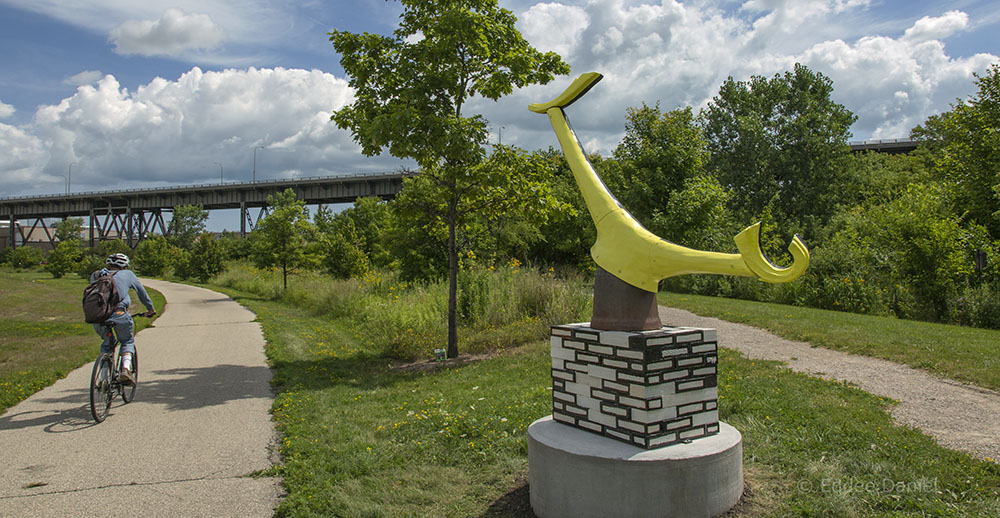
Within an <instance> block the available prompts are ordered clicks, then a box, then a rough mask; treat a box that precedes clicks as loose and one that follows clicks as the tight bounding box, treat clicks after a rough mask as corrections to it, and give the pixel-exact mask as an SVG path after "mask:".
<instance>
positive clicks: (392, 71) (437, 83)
mask: <svg viewBox="0 0 1000 518" xmlns="http://www.w3.org/2000/svg"><path fill="white" fill-rule="evenodd" d="M400 3H402V5H403V14H402V15H401V17H400V24H399V27H398V28H397V29H396V31H394V33H393V35H392V36H381V35H376V34H368V33H365V34H354V33H349V32H345V31H333V32H331V33H330V40H331V41H332V42H333V46H334V48H335V49H336V50H337V52H339V53H340V54H341V61H340V63H341V65H342V66H343V67H344V70H345V71H346V72H347V74H348V75H349V76H350V85H351V87H352V88H354V92H355V101H354V102H353V103H351V104H349V105H347V106H345V107H343V108H341V109H340V110H338V111H336V112H334V114H333V117H332V119H333V120H334V121H335V122H336V123H337V125H338V126H340V127H341V128H344V129H350V130H351V132H352V134H353V137H354V140H355V141H356V142H357V143H358V144H360V145H361V149H362V152H364V153H365V154H366V155H369V156H373V155H377V154H379V153H381V152H382V150H383V149H386V148H387V149H388V150H389V152H390V153H391V154H392V155H393V156H396V157H400V158H411V159H414V160H416V162H417V163H418V164H419V165H420V168H421V174H420V176H418V177H417V178H414V179H410V180H409V181H407V182H406V184H407V185H406V186H405V187H404V191H405V190H406V189H409V190H411V191H413V192H414V194H413V195H412V196H413V198H412V199H414V201H418V200H417V196H419V201H420V203H419V205H422V206H423V207H424V209H425V210H427V211H428V214H430V215H431V216H432V217H433V218H435V219H437V220H440V221H441V222H443V224H444V225H445V226H446V227H447V229H448V238H447V239H448V241H447V255H448V278H449V288H448V293H449V297H448V356H449V357H455V356H457V355H458V334H457V315H456V301H457V290H458V286H457V275H458V235H457V234H458V231H459V222H460V220H461V218H462V216H463V214H467V213H468V212H469V211H471V210H475V209H476V208H478V205H477V204H476V203H471V204H470V203H467V200H470V199H477V198H478V197H479V196H478V195H477V193H478V192H481V191H483V190H488V188H489V181H490V180H493V179H494V178H493V177H492V176H490V175H484V174H483V173H484V172H485V171H484V170H483V169H482V168H479V167H477V166H478V165H480V164H482V162H483V160H484V157H485V150H484V146H485V144H486V139H487V136H488V132H487V127H486V120H485V119H484V118H483V117H482V116H481V115H474V116H471V117H470V116H466V115H465V114H464V113H463V111H462V110H463V109H464V108H465V104H466V102H468V101H469V100H470V99H471V98H472V97H474V96H477V95H478V96H480V97H483V98H486V99H491V100H494V101H495V100H497V99H499V98H500V97H502V96H504V95H508V94H510V93H511V92H512V91H513V89H514V88H520V87H524V86H527V85H530V84H536V83H541V84H545V83H548V82H549V81H551V80H552V79H553V77H554V76H555V75H556V74H566V73H568V72H569V66H567V65H566V64H565V63H563V61H562V59H561V58H560V57H559V56H558V55H556V54H555V53H552V52H549V53H544V54H543V53H541V52H539V51H537V50H535V49H534V48H532V47H531V46H530V45H529V44H528V42H527V41H526V40H525V39H524V38H523V37H522V36H521V34H520V33H519V32H518V30H517V28H516V27H515V22H516V18H515V17H514V15H513V14H512V13H511V12H510V11H508V10H506V9H501V8H500V7H499V5H498V2H497V0H446V1H433V0H401V1H400Z"/></svg>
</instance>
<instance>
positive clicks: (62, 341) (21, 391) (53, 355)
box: [0, 269, 164, 413]
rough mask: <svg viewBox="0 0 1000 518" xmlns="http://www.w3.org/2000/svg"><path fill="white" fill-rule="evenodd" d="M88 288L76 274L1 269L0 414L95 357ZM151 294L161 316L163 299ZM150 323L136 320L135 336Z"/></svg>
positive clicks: (96, 342)
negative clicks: (84, 304) (85, 305)
mask: <svg viewBox="0 0 1000 518" xmlns="http://www.w3.org/2000/svg"><path fill="white" fill-rule="evenodd" d="M86 285H87V282H86V280H84V279H80V278H78V277H77V276H76V275H75V274H69V275H66V276H65V277H63V278H61V279H53V278H52V275H50V274H48V273H43V272H32V271H27V272H24V271H18V272H15V271H13V270H10V269H0V413H2V412H3V411H5V410H7V409H8V408H10V407H12V406H14V405H16V404H17V403H19V402H21V401H23V400H24V399H26V398H27V397H28V396H30V395H32V394H34V393H35V392H38V391H39V390H41V389H43V388H45V387H47V386H49V385H51V384H52V383H54V382H55V381H56V380H57V379H60V378H62V377H64V376H66V374H68V373H69V372H70V371H72V370H73V369H76V368H77V367H79V366H81V365H83V364H86V363H88V362H92V361H93V360H94V358H95V357H96V356H97V351H98V347H99V345H100V337H98V336H97V334H96V333H94V328H93V326H91V325H90V324H86V323H84V322H83V310H82V309H81V307H80V304H81V302H80V301H81V299H82V297H83V289H84V288H85V287H86ZM147 291H148V293H149V295H150V297H151V298H152V299H153V303H154V304H155V305H156V307H157V308H158V309H160V310H161V311H162V308H163V305H164V299H163V295H161V294H160V293H159V292H157V291H156V290H152V289H149V288H147ZM132 299H133V307H132V311H133V313H134V312H137V311H139V307H141V304H139V303H138V301H137V300H136V297H134V296H133V297H132ZM137 305H138V306H139V307H137ZM149 322H150V321H149V319H144V318H140V319H136V322H135V323H136V332H138V331H139V330H141V329H142V328H144V327H146V326H147V325H149Z"/></svg>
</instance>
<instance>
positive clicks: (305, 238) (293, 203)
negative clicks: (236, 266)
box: [250, 188, 315, 289]
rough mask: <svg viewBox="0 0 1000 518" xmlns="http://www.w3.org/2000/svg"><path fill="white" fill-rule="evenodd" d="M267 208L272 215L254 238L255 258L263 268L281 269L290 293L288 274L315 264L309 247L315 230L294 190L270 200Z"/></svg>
mask: <svg viewBox="0 0 1000 518" xmlns="http://www.w3.org/2000/svg"><path fill="white" fill-rule="evenodd" d="M267 204H268V205H269V206H270V207H272V210H271V213H270V214H269V215H268V216H266V217H265V218H264V219H262V220H261V222H260V226H258V227H257V230H255V231H254V232H253V233H252V234H251V235H250V238H251V243H252V245H251V246H252V249H253V252H252V255H251V257H252V259H253V261H254V263H255V264H256V265H257V266H258V267H260V268H266V267H269V266H277V267H278V268H281V272H282V281H283V286H284V289H288V273H289V272H292V271H295V270H296V269H297V268H301V267H304V266H308V265H309V264H311V262H312V261H313V257H312V256H311V255H310V254H308V253H307V251H306V245H307V244H308V243H309V242H310V241H311V240H312V238H313V235H314V234H315V227H314V226H313V224H312V223H311V222H310V221H309V213H308V211H307V210H306V204H305V202H304V201H302V200H298V199H296V197H295V191H293V190H292V189H291V188H289V189H286V190H285V192H282V193H278V194H276V195H274V196H268V198H267Z"/></svg>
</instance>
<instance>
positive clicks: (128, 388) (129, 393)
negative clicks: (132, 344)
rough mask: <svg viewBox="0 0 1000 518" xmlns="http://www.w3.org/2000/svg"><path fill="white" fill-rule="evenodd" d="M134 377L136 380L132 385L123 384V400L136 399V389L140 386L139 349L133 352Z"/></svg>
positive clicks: (128, 401)
mask: <svg viewBox="0 0 1000 518" xmlns="http://www.w3.org/2000/svg"><path fill="white" fill-rule="evenodd" d="M132 377H133V378H135V382H134V383H132V384H131V385H124V386H122V400H123V401H125V403H131V402H132V400H133V399H135V389H136V387H138V386H139V350H138V349H136V350H135V351H134V352H133V353H132Z"/></svg>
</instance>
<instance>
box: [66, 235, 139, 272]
mask: <svg viewBox="0 0 1000 518" xmlns="http://www.w3.org/2000/svg"><path fill="white" fill-rule="evenodd" d="M111 254H125V255H127V256H128V257H129V259H130V260H132V259H134V258H135V257H134V255H135V254H134V252H133V251H132V249H131V248H129V246H128V245H127V244H125V242H124V241H122V240H121V239H115V240H112V241H101V242H100V243H98V244H97V246H96V247H94V248H91V249H90V251H89V252H87V253H86V254H85V256H84V258H83V259H82V260H81V261H80V263H79V266H78V269H77V270H76V273H77V275H79V276H80V277H81V278H84V279H89V278H90V274H92V273H94V272H95V271H97V270H100V269H101V268H104V264H105V263H104V261H105V260H106V259H107V258H108V256H109V255H111Z"/></svg>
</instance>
